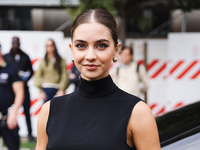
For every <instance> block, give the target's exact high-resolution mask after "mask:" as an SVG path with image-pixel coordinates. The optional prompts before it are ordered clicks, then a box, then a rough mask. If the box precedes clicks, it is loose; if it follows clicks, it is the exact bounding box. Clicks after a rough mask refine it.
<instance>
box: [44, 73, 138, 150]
mask: <svg viewBox="0 0 200 150" xmlns="http://www.w3.org/2000/svg"><path fill="white" fill-rule="evenodd" d="M139 101H140V99H139V98H137V97H135V96H133V95H130V94H128V93H126V92H124V91H122V90H120V89H119V88H118V87H117V86H116V85H115V84H114V83H113V81H112V79H111V77H110V76H108V77H106V78H103V79H100V80H97V81H86V80H84V79H81V82H80V86H79V88H78V89H77V90H76V91H75V92H74V93H71V94H68V95H65V96H61V97H56V98H54V99H52V100H51V102H50V112H49V118H48V122H47V129H46V130H47V135H48V144H47V150H131V149H135V148H130V147H129V146H128V145H127V140H126V138H127V125H128V121H129V118H130V115H131V113H132V110H133V108H134V106H135V104H136V103H137V102H139Z"/></svg>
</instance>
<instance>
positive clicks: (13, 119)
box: [6, 111, 17, 130]
mask: <svg viewBox="0 0 200 150" xmlns="http://www.w3.org/2000/svg"><path fill="white" fill-rule="evenodd" d="M6 123H7V126H8V129H10V130H12V129H14V128H16V127H17V113H16V112H14V111H12V112H11V113H10V114H9V115H8V119H7V122H6Z"/></svg>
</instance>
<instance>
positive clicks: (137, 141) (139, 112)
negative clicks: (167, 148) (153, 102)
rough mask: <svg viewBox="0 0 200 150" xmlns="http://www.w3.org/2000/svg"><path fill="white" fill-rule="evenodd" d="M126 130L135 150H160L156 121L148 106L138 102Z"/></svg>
mask: <svg viewBox="0 0 200 150" xmlns="http://www.w3.org/2000/svg"><path fill="white" fill-rule="evenodd" d="M128 130H129V131H130V133H131V135H132V136H131V137H132V141H133V143H134V145H135V147H136V149H137V150H147V149H148V150H160V149H161V148H160V141H159V136H158V129H157V125H156V121H155V119H154V116H153V114H152V112H151V109H150V108H149V106H148V105H147V104H146V103H144V102H142V101H141V102H138V103H137V104H136V105H135V107H134V109H133V112H132V114H131V117H130V120H129V125H128Z"/></svg>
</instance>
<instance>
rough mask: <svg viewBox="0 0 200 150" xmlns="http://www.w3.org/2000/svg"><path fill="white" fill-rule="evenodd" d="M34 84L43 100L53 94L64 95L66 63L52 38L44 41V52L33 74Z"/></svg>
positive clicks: (50, 97)
mask: <svg viewBox="0 0 200 150" xmlns="http://www.w3.org/2000/svg"><path fill="white" fill-rule="evenodd" d="M34 84H35V86H37V87H38V88H39V89H40V98H41V99H43V100H44V101H45V102H46V101H48V100H50V99H52V98H53V97H54V96H55V95H57V96H61V95H64V94H65V90H66V88H67V87H68V84H69V83H68V77H67V70H66V63H65V60H64V59H62V58H61V57H60V55H59V54H58V51H57V48H56V45H55V42H54V41H53V40H52V39H48V40H47V42H46V54H45V57H44V59H43V60H42V61H41V63H40V65H39V69H38V70H37V72H36V74H35V80H34Z"/></svg>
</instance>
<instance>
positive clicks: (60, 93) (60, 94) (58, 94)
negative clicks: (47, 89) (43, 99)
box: [56, 90, 65, 96]
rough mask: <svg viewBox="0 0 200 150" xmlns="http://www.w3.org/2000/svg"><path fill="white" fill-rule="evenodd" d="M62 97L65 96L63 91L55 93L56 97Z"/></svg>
mask: <svg viewBox="0 0 200 150" xmlns="http://www.w3.org/2000/svg"><path fill="white" fill-rule="evenodd" d="M62 95H65V92H64V91H63V90H59V91H58V92H57V93H56V96H62Z"/></svg>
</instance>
